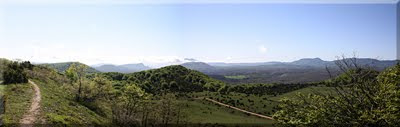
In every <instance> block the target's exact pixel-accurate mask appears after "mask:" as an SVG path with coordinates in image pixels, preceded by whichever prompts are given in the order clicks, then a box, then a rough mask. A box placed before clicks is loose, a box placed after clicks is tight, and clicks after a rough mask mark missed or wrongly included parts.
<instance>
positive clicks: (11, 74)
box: [2, 62, 32, 84]
mask: <svg viewBox="0 0 400 127" xmlns="http://www.w3.org/2000/svg"><path fill="white" fill-rule="evenodd" d="M25 68H28V69H31V68H32V65H31V64H30V63H29V62H23V63H19V62H11V63H9V64H7V65H6V68H5V69H4V71H3V74H2V76H3V80H4V81H3V83H4V84H13V83H27V82H28V78H27V76H26V72H25V71H24V69H25Z"/></svg>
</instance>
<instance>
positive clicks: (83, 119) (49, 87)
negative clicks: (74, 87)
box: [33, 80, 110, 126]
mask: <svg viewBox="0 0 400 127" xmlns="http://www.w3.org/2000/svg"><path fill="white" fill-rule="evenodd" d="M33 81H34V82H35V83H36V84H37V85H39V88H40V90H41V93H42V101H41V103H40V105H41V109H42V113H41V115H40V118H41V119H44V120H45V123H48V124H64V125H71V124H72V125H74V124H75V125H76V124H80V125H87V124H91V125H104V124H108V123H109V122H110V121H108V119H107V118H105V117H103V116H100V115H98V114H97V113H95V112H94V111H92V110H90V109H89V108H87V107H85V106H83V105H82V104H80V103H77V102H75V101H74V96H73V93H70V92H68V91H69V90H66V88H64V87H63V85H62V84H57V83H56V82H55V81H53V80H46V81H39V80H33ZM64 85H68V84H64ZM72 125H71V126H72Z"/></svg>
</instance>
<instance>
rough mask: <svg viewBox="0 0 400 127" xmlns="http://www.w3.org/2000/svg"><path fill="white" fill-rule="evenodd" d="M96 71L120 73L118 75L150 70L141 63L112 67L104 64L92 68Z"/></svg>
mask: <svg viewBox="0 0 400 127" xmlns="http://www.w3.org/2000/svg"><path fill="white" fill-rule="evenodd" d="M94 68H95V69H96V70H98V71H101V72H120V73H132V72H138V71H144V70H149V69H151V68H150V67H147V66H145V65H144V64H142V63H138V64H124V65H112V64H105V65H100V66H97V67H94Z"/></svg>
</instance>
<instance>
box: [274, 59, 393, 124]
mask: <svg viewBox="0 0 400 127" xmlns="http://www.w3.org/2000/svg"><path fill="white" fill-rule="evenodd" d="M350 60H351V59H350ZM343 62H344V64H339V65H343V66H339V67H340V68H341V69H342V70H343V71H344V75H341V76H339V77H338V78H336V79H335V80H333V81H331V82H329V83H331V84H329V85H330V86H334V87H333V88H334V92H332V93H331V94H319V93H318V92H316V93H314V94H308V95H302V94H300V95H298V98H297V99H296V100H294V99H287V98H286V99H282V101H281V102H282V103H281V104H280V105H279V108H280V110H279V111H278V112H276V113H275V114H274V118H275V119H276V120H277V121H278V123H279V125H282V126H349V125H351V126H393V125H398V124H399V123H400V120H399V116H400V112H399V106H400V103H399V86H398V83H399V80H400V76H398V75H399V74H400V73H399V72H400V65H396V66H395V67H393V68H391V69H388V70H386V71H384V72H381V73H380V74H379V76H377V72H376V71H374V70H371V69H365V68H363V67H359V66H357V64H355V63H354V62H352V61H350V62H349V61H343ZM376 76H377V77H376Z"/></svg>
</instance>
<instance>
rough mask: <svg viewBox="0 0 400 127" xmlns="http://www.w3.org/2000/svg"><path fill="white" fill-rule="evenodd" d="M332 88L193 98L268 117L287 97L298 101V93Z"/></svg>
mask: <svg viewBox="0 0 400 127" xmlns="http://www.w3.org/2000/svg"><path fill="white" fill-rule="evenodd" d="M331 89H332V88H329V87H319V86H316V87H307V88H303V89H299V90H295V91H292V92H288V93H285V94H282V95H277V96H273V95H262V96H258V95H247V94H243V93H234V92H231V93H229V94H226V95H222V94H219V93H215V92H209V93H207V92H198V93H193V94H192V96H194V97H195V98H196V97H208V98H211V99H214V100H217V101H219V102H222V103H225V104H229V105H232V106H235V107H238V108H241V109H244V110H247V111H251V112H254V113H258V114H262V115H266V116H272V115H273V114H274V113H275V111H276V110H275V109H274V107H276V106H277V105H278V104H279V100H280V99H282V98H284V97H287V98H293V99H296V98H295V97H296V94H297V93H303V94H307V93H312V92H314V91H318V92H322V93H327V91H329V90H331Z"/></svg>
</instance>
